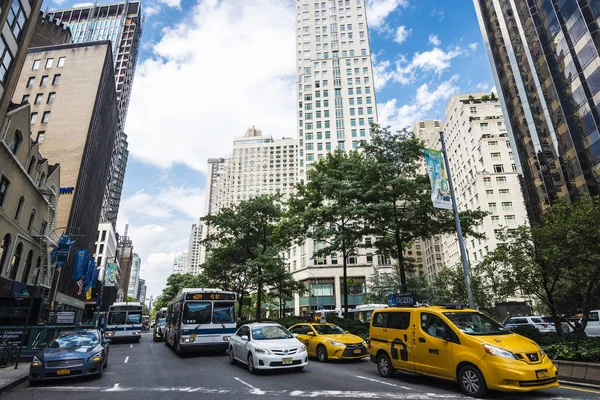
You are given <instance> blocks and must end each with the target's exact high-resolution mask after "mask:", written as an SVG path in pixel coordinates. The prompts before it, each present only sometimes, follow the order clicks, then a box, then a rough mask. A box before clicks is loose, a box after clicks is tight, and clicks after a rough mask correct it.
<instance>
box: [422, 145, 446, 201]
mask: <svg viewBox="0 0 600 400" xmlns="http://www.w3.org/2000/svg"><path fill="white" fill-rule="evenodd" d="M425 164H426V166H427V174H428V175H429V181H430V182H431V201H432V202H433V206H434V207H435V208H443V209H446V210H452V198H451V196H450V185H449V184H448V174H447V172H446V168H445V166H444V159H443V155H442V152H441V151H439V150H433V149H425Z"/></svg>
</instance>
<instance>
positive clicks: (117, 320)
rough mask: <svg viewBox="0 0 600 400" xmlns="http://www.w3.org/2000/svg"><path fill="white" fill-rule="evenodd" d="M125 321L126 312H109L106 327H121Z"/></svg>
mask: <svg viewBox="0 0 600 400" xmlns="http://www.w3.org/2000/svg"><path fill="white" fill-rule="evenodd" d="M126 320H127V312H126V311H111V312H110V313H108V325H122V324H124V323H125V321H126Z"/></svg>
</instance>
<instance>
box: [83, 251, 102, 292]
mask: <svg viewBox="0 0 600 400" xmlns="http://www.w3.org/2000/svg"><path fill="white" fill-rule="evenodd" d="M95 270H96V260H95V259H94V257H90V258H88V264H87V271H86V273H85V277H84V278H83V284H84V287H85V290H87V288H88V285H89V284H90V283H91V282H92V278H93V276H94V271H95ZM96 279H98V277H96Z"/></svg>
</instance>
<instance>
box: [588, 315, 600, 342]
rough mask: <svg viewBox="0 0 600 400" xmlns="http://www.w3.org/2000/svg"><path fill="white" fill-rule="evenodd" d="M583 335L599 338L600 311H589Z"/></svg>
mask: <svg viewBox="0 0 600 400" xmlns="http://www.w3.org/2000/svg"><path fill="white" fill-rule="evenodd" d="M585 334H586V335H588V336H590V337H592V336H600V310H592V311H590V314H589V317H588V323H587V326H586V327H585Z"/></svg>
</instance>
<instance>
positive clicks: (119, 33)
mask: <svg viewBox="0 0 600 400" xmlns="http://www.w3.org/2000/svg"><path fill="white" fill-rule="evenodd" d="M49 14H50V16H52V17H53V18H55V19H57V20H60V21H61V22H63V23H65V24H67V26H69V28H70V29H71V32H72V35H73V43H89V42H93V41H98V40H110V41H111V43H112V50H113V54H112V59H113V62H114V74H115V75H114V79H115V85H116V93H117V103H118V109H119V127H118V131H117V135H116V137H115V147H114V148H115V151H114V154H113V159H112V162H111V171H110V180H109V182H108V184H107V186H106V192H105V195H104V207H103V216H102V220H103V221H109V222H111V223H112V224H113V225H114V224H115V223H116V221H117V215H118V212H119V204H120V201H121V193H122V190H123V180H124V178H125V169H126V166H127V158H128V155H129V152H128V150H127V135H125V132H124V128H125V122H126V119H127V110H128V108H129V100H130V98H131V89H132V86H133V78H134V76H135V68H136V65H137V58H138V52H139V47H140V40H141V37H142V26H143V20H142V6H141V2H139V1H131V2H130V1H125V2H120V3H116V4H101V5H96V4H93V5H85V6H82V7H77V8H71V9H67V10H57V11H51V12H50V13H49Z"/></svg>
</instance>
